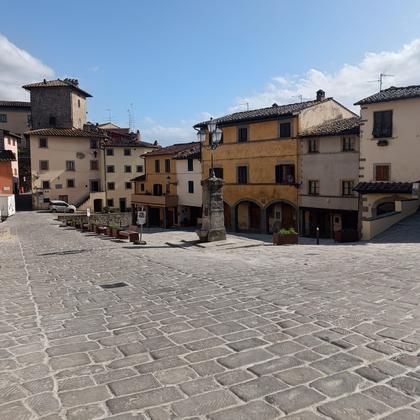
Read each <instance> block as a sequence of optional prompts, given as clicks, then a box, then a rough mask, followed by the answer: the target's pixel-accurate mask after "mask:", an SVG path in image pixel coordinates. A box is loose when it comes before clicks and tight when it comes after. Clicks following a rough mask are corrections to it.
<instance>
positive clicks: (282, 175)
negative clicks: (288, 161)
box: [276, 165, 295, 184]
mask: <svg viewBox="0 0 420 420" xmlns="http://www.w3.org/2000/svg"><path fill="white" fill-rule="evenodd" d="M294 182H295V165H276V183H277V184H293V183H294Z"/></svg>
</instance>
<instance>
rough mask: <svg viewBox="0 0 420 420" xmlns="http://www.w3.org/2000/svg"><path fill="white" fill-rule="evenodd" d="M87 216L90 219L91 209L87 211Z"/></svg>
mask: <svg viewBox="0 0 420 420" xmlns="http://www.w3.org/2000/svg"><path fill="white" fill-rule="evenodd" d="M86 216H87V217H90V209H86Z"/></svg>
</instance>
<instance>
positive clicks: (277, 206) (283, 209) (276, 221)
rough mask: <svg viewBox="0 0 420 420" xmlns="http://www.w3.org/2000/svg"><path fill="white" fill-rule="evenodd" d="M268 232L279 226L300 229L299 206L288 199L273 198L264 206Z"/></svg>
mask: <svg viewBox="0 0 420 420" xmlns="http://www.w3.org/2000/svg"><path fill="white" fill-rule="evenodd" d="M264 214H265V220H266V226H265V229H266V232H267V233H273V230H277V229H278V228H284V229H289V228H294V229H296V230H298V208H297V206H296V205H295V204H294V203H292V202H291V201H288V200H282V199H281V200H272V201H270V202H269V203H267V205H266V206H265V207H264Z"/></svg>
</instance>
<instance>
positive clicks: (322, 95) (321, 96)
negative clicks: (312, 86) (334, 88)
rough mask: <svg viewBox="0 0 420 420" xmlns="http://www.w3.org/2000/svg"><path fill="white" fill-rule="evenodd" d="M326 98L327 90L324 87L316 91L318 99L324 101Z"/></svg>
mask: <svg viewBox="0 0 420 420" xmlns="http://www.w3.org/2000/svg"><path fill="white" fill-rule="evenodd" d="M324 99H325V92H324V91H323V90H322V89H319V90H317V91H316V100H317V101H323V100H324Z"/></svg>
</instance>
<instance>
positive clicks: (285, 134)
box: [280, 122, 292, 139]
mask: <svg viewBox="0 0 420 420" xmlns="http://www.w3.org/2000/svg"><path fill="white" fill-rule="evenodd" d="M291 136H292V124H291V123H290V122H287V123H281V124H280V138H281V139H289V138H290V137H291Z"/></svg>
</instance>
